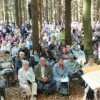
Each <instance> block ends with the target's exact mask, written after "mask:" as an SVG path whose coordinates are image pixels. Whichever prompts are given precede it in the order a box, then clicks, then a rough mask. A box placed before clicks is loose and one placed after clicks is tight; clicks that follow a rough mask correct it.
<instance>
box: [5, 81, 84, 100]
mask: <svg viewBox="0 0 100 100" xmlns="http://www.w3.org/2000/svg"><path fill="white" fill-rule="evenodd" d="M19 90H20V89H19V87H18V86H16V87H10V88H7V89H6V100H21V98H20V92H19ZM83 94H84V88H83V87H82V86H80V85H79V84H77V83H76V82H74V83H72V84H71V95H70V96H60V95H58V94H56V93H55V94H52V95H51V96H49V97H46V96H45V95H44V94H41V95H40V94H39V95H38V98H37V100H82V97H83Z"/></svg>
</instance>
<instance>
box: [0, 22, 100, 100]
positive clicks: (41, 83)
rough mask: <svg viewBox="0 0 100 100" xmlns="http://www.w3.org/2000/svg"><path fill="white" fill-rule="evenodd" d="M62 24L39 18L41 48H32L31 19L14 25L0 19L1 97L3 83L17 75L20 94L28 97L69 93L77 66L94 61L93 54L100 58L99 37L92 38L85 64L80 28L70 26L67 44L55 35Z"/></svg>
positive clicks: (10, 82)
mask: <svg viewBox="0 0 100 100" xmlns="http://www.w3.org/2000/svg"><path fill="white" fill-rule="evenodd" d="M62 26H63V25H61V23H59V25H58V26H57V27H56V29H54V27H53V25H52V24H51V23H47V22H46V21H44V22H43V29H42V32H41V34H42V35H43V39H42V41H41V42H40V46H41V50H39V51H38V50H36V49H35V48H33V44H32V37H31V35H32V26H31V23H29V22H26V23H25V24H23V25H22V27H21V28H18V27H17V26H16V25H15V24H14V23H4V22H0V88H1V89H0V91H1V90H2V92H1V95H3V96H4V97H5V93H4V91H5V88H4V84H3V83H5V85H6V86H7V87H9V86H11V85H13V84H15V83H16V80H17V79H18V82H19V85H20V87H21V88H22V93H23V94H25V95H24V97H28V98H29V99H30V98H31V96H33V98H34V99H36V96H37V95H38V93H41V92H44V93H45V94H46V95H50V94H52V93H54V92H57V93H58V94H61V95H70V93H71V91H70V90H71V89H70V84H71V82H72V80H73V78H77V79H78V82H79V84H80V83H81V82H82V81H83V80H82V79H81V75H82V74H83V72H82V69H81V68H82V67H84V66H93V65H95V61H94V59H95V58H96V59H97V58H98V61H99V60H100V43H99V38H100V37H99V35H98V38H96V40H95V38H94V40H95V41H94V57H92V56H90V57H89V61H88V63H87V64H86V55H85V52H84V43H83V40H84V36H83V35H84V34H83V33H84V32H83V29H82V30H81V31H78V29H74V28H73V30H72V40H73V44H72V45H71V46H70V45H67V43H66V41H60V40H58V39H57V37H56V35H55V34H56V33H57V34H58V35H59V33H60V31H62V29H63V27H62ZM58 30H59V32H58ZM93 36H94V35H93ZM96 37H97V35H96ZM98 55H99V56H98ZM85 64H86V65H85ZM3 79H5V80H3ZM34 99H33V100H34Z"/></svg>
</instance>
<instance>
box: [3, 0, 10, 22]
mask: <svg viewBox="0 0 100 100" xmlns="http://www.w3.org/2000/svg"><path fill="white" fill-rule="evenodd" d="M4 10H5V21H7V22H9V15H8V0H4Z"/></svg>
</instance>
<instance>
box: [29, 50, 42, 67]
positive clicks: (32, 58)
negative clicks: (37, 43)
mask: <svg viewBox="0 0 100 100" xmlns="http://www.w3.org/2000/svg"><path fill="white" fill-rule="evenodd" d="M30 53H31V54H30V59H29V61H30V66H32V68H33V69H34V66H35V65H37V64H38V62H39V59H40V58H39V53H38V51H37V50H34V51H32V52H30Z"/></svg>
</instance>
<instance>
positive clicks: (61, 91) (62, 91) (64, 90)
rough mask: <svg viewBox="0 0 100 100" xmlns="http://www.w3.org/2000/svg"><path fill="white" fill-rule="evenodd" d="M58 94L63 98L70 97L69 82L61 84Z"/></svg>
mask: <svg viewBox="0 0 100 100" xmlns="http://www.w3.org/2000/svg"><path fill="white" fill-rule="evenodd" d="M58 94H60V95H62V96H69V95H70V94H71V92H70V88H69V85H68V82H63V83H61V85H60V88H59V90H58Z"/></svg>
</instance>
